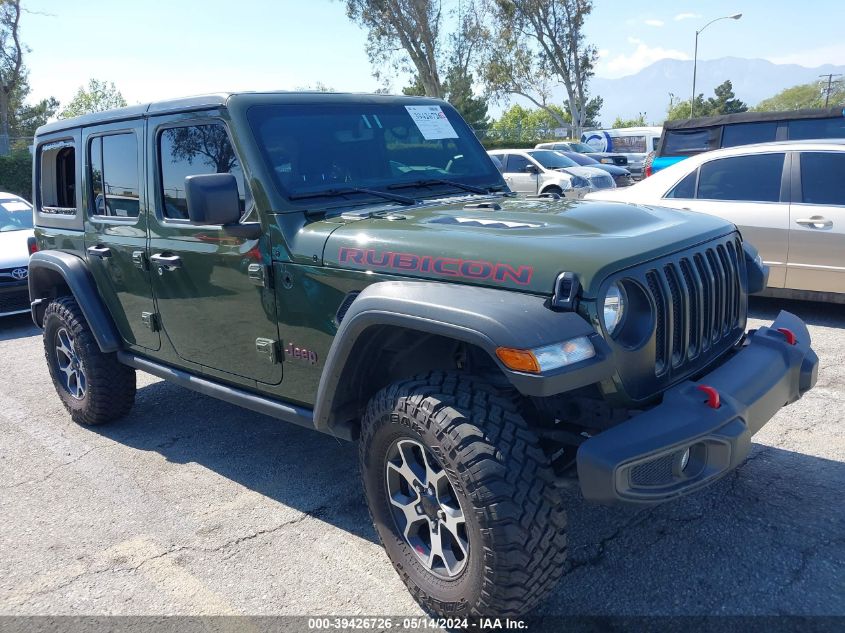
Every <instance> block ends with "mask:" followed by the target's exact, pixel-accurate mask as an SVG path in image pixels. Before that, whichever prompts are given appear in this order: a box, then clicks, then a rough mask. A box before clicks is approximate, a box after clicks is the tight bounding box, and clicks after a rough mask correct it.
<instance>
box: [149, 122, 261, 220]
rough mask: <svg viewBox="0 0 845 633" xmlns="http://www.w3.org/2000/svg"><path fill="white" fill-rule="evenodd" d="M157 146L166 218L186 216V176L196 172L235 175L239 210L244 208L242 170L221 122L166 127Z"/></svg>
mask: <svg viewBox="0 0 845 633" xmlns="http://www.w3.org/2000/svg"><path fill="white" fill-rule="evenodd" d="M158 148H159V155H158V160H159V165H160V167H161V188H162V192H161V195H162V200H163V202H164V208H163V214H164V217H165V218H170V219H178V220H187V219H188V201H187V199H186V198H185V178H186V177H187V176H195V175H199V174H225V173H230V174H232V175H233V176H235V178H236V179H237V181H238V192H239V194H240V199H241V211H242V212H243V211H244V209H245V207H246V199H245V197H244V192H245V187H244V175H243V170H242V169H241V165H240V163H239V162H238V159H237V157H236V156H235V150H234V148H233V147H232V143H231V142H230V141H229V135H228V134H227V132H226V128H225V127H224V126H223V125H222V124H219V123H204V124H202V125H187V126H182V127H174V128H168V129H165V130H163V131H162V132H161V135H160V136H159V142H158Z"/></svg>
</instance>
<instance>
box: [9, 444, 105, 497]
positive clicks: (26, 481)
mask: <svg viewBox="0 0 845 633" xmlns="http://www.w3.org/2000/svg"><path fill="white" fill-rule="evenodd" d="M100 448H103V447H102V446H92V447H91V448H89V449H88V450H87V451H85V452H84V453H82V454H81V455H78V456H76V457H74V458H73V459H72V460H70V461H68V462H62V463H61V464H59V465H58V466H56V467H54V468H53V469H52V470H50V472H48V473H47V474H46V475H44V476H43V477H38V478H36V479H24V480H23V481H19V482H18V483H16V484H11V485H6V486H0V490H11V489H12V488H19V487H20V486H26V485H28V484H40V483H43V482H45V481H47V480H48V479H50V477H52V476H53V475H55V474H56V473H57V472H59V471H60V470H62V469H64V468H67V467H68V466H71V465H73V464H75V463H76V462H78V461H79V460H80V459H82V458H83V457H85V456H86V455H88V454H89V453H93V452H94V451H96V450H97V449H100Z"/></svg>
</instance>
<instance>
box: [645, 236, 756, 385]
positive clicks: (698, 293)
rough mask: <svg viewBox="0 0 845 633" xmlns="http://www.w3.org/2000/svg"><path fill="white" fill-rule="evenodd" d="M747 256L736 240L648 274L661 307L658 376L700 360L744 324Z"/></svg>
mask: <svg viewBox="0 0 845 633" xmlns="http://www.w3.org/2000/svg"><path fill="white" fill-rule="evenodd" d="M741 253H742V245H741V243H740V241H739V239H737V238H734V239H730V240H726V241H724V242H721V243H719V244H715V245H711V246H708V247H706V248H704V249H702V250H700V251H699V252H696V253H688V254H684V255H683V256H681V257H679V258H677V259H675V260H673V261H669V262H668V263H665V264H663V265H661V266H659V267H655V268H653V269H651V270H649V271H648V272H647V273H646V279H647V281H648V289H649V292H650V293H651V295H652V298H653V300H654V304H655V309H656V320H657V323H656V336H655V339H656V340H655V359H654V361H655V365H654V369H655V374H656V375H658V376H661V375H663V374H665V373H667V372H668V371H670V370H672V369H678V368H680V367H682V366H684V365H686V364H688V363H690V362H692V361H695V360H696V359H697V358H698V357H699V356H700V355H702V354H706V353H707V352H708V350H710V349H711V348H712V347H714V346H716V345H717V344H718V343H719V342H720V341H722V340H723V339H724V338H725V337H728V336H730V335H732V333H733V332H734V330H735V329H736V327H737V326H739V325H743V326H744V318H742V317H743V316H744V315H743V305H744V297H743V284H742V282H741V278H742V268H741V267H742V266H743V265H744V260H742V259H740V254H741Z"/></svg>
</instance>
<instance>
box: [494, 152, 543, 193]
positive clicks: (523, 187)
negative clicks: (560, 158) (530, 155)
mask: <svg viewBox="0 0 845 633" xmlns="http://www.w3.org/2000/svg"><path fill="white" fill-rule="evenodd" d="M529 165H534V163H532V162H531V161H530V160H528V159H527V158H526V157H525V156H521V155H520V154H508V157H507V162H506V163H505V171H504V174H502V175H503V176H504V177H505V182H507V183H508V186H509V187H510V188H511V189H513V190H514V191H517V192H519V193H529V194H535V193H537V186H538V184H539V182H540V175H539V174H535V173H531V172H527V171H525V170H526V169H527V168H528V166H529ZM534 166H535V167H536V165H534ZM538 169H539V168H538Z"/></svg>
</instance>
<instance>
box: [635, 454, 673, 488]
mask: <svg viewBox="0 0 845 633" xmlns="http://www.w3.org/2000/svg"><path fill="white" fill-rule="evenodd" d="M674 461H675V455H674V454H672V453H670V454H669V455H664V456H663V457H658V458H657V459H652V460H650V461H647V462H643V463H642V464H637V465H636V466H634V467H633V468H632V469H631V483H632V484H633V485H635V486H665V485H666V484H670V483H672V480H673V479H674V476H673V474H672V464H673V462H674Z"/></svg>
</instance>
